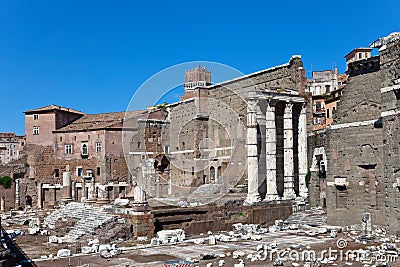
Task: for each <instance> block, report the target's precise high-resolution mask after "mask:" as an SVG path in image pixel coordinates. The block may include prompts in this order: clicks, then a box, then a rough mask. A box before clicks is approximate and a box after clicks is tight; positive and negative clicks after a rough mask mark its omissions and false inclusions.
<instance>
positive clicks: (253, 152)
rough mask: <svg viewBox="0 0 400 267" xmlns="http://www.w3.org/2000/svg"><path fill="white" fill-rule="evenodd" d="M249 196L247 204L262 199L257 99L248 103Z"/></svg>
mask: <svg viewBox="0 0 400 267" xmlns="http://www.w3.org/2000/svg"><path fill="white" fill-rule="evenodd" d="M247 105H248V106H247V190H248V191H247V198H246V200H245V204H247V205H251V204H253V203H257V202H260V201H261V196H260V194H259V193H258V159H257V118H256V107H257V101H256V100H249V101H248V103H247Z"/></svg>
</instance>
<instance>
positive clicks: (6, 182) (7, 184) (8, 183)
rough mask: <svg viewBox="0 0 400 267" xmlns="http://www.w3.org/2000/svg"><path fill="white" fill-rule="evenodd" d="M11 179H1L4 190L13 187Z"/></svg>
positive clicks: (4, 177)
mask: <svg viewBox="0 0 400 267" xmlns="http://www.w3.org/2000/svg"><path fill="white" fill-rule="evenodd" d="M11 181H12V179H11V177H9V176H3V177H1V178H0V185H2V186H3V187H4V188H6V189H7V188H10V187H11Z"/></svg>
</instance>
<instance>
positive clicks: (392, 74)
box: [381, 41, 400, 233]
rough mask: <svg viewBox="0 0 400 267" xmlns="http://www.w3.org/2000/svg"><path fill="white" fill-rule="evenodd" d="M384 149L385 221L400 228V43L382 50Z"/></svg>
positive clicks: (396, 229) (392, 227) (393, 229)
mask: <svg viewBox="0 0 400 267" xmlns="http://www.w3.org/2000/svg"><path fill="white" fill-rule="evenodd" d="M381 72H382V78H383V79H382V84H381V87H382V89H381V90H382V115H383V116H382V117H383V121H382V123H383V150H384V158H385V161H384V170H385V184H386V185H387V186H386V192H385V194H386V214H385V215H386V222H387V225H388V226H389V230H390V231H391V232H392V233H395V232H396V231H399V230H400V226H399V221H400V172H399V170H400V164H399V162H400V156H399V155H400V144H399V140H400V117H399V114H398V112H397V109H398V108H399V107H400V102H399V100H400V93H399V91H400V42H398V41H397V42H395V43H392V44H389V45H387V48H386V49H384V50H382V51H381Z"/></svg>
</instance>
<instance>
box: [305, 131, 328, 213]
mask: <svg viewBox="0 0 400 267" xmlns="http://www.w3.org/2000/svg"><path fill="white" fill-rule="evenodd" d="M307 139H308V140H307V159H308V166H309V171H310V175H311V176H310V180H309V186H308V194H309V203H310V205H311V207H323V208H326V173H324V172H323V171H324V170H325V171H326V169H327V168H329V166H327V162H326V150H325V147H326V146H327V142H328V139H327V137H326V131H325V130H321V131H318V132H317V131H316V132H311V134H310V135H309V136H308V138H307Z"/></svg>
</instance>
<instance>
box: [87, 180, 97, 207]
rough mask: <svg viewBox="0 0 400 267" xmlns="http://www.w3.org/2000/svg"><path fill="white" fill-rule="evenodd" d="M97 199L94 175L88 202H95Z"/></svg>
mask: <svg viewBox="0 0 400 267" xmlns="http://www.w3.org/2000/svg"><path fill="white" fill-rule="evenodd" d="M96 201H97V194H96V184H95V181H94V177H92V178H91V181H90V188H89V192H88V200H87V202H88V203H95V202H96Z"/></svg>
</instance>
